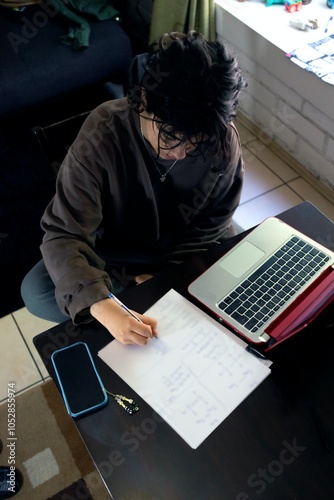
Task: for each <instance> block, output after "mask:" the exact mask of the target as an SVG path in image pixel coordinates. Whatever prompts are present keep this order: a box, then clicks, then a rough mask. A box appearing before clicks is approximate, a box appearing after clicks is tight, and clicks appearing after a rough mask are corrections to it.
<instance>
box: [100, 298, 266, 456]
mask: <svg viewBox="0 0 334 500" xmlns="http://www.w3.org/2000/svg"><path fill="white" fill-rule="evenodd" d="M145 314H147V315H149V316H152V317H155V318H157V319H158V333H159V338H157V339H156V338H153V339H151V340H150V342H149V343H148V345H146V346H134V345H128V346H124V345H122V344H120V343H119V342H117V341H112V342H111V343H110V344H108V345H107V346H106V347H105V348H103V349H102V350H101V351H100V352H99V356H100V358H101V359H102V360H103V361H104V362H105V363H107V364H108V365H109V366H110V367H111V368H112V369H113V370H114V371H115V372H116V373H117V374H118V375H119V376H120V377H121V378H122V379H123V380H124V381H125V382H126V383H127V384H128V385H129V386H130V387H132V389H133V390H134V391H136V392H137V393H138V394H139V396H140V397H141V398H143V399H144V400H145V401H146V402H147V403H148V404H149V405H150V406H151V407H152V408H153V409H154V410H155V411H156V412H157V413H158V414H159V415H161V416H162V417H163V418H164V419H165V421H166V422H168V424H169V425H170V426H171V427H172V428H173V429H174V430H175V431H176V432H177V433H178V434H179V435H180V436H181V437H182V438H183V439H184V440H185V441H186V442H187V443H188V444H189V445H190V446H191V447H192V448H194V449H196V448H197V447H198V446H199V445H200V444H201V443H202V442H203V441H204V440H205V439H206V438H207V437H208V436H209V435H210V434H211V432H213V431H214V429H215V428H216V427H217V426H218V425H219V424H220V423H221V422H222V421H223V420H224V419H225V418H226V417H227V416H228V415H229V414H230V413H231V412H232V411H233V410H234V409H235V408H236V407H237V406H238V405H239V404H240V403H241V401H243V400H244V399H245V398H246V397H247V396H248V395H249V394H250V393H251V392H252V391H253V389H255V387H257V386H258V384H260V382H262V380H264V379H265V377H267V375H268V374H269V373H270V369H269V368H268V367H267V366H265V365H264V364H263V363H261V361H260V360H258V359H257V358H256V357H255V356H253V355H252V354H250V353H249V352H247V351H245V348H244V347H243V346H242V345H240V343H238V342H237V341H236V340H235V339H233V338H232V335H233V334H231V333H230V332H229V331H228V330H227V329H225V328H224V327H222V326H220V325H217V324H216V323H215V322H214V321H213V320H211V318H209V317H208V316H206V315H205V314H204V313H203V312H202V311H201V310H200V309H198V308H197V307H195V306H194V305H193V304H191V303H190V302H189V301H188V300H187V299H185V298H184V297H182V296H181V295H180V294H178V293H177V292H176V291H175V290H170V291H169V292H168V293H167V294H166V295H164V296H163V297H162V298H161V299H160V300H159V301H158V302H157V303H156V304H154V306H153V307H151V308H150V309H149V310H148V311H147V312H146V313H145Z"/></svg>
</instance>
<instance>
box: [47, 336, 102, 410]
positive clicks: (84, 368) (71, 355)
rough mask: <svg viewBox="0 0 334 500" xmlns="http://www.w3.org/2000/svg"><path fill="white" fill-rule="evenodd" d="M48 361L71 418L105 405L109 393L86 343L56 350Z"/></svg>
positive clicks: (78, 343)
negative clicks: (50, 363)
mask: <svg viewBox="0 0 334 500" xmlns="http://www.w3.org/2000/svg"><path fill="white" fill-rule="evenodd" d="M51 360H52V364H53V367H54V369H55V373H56V376H57V379H58V382H59V386H60V390H61V393H62V397H63V399H64V402H65V406H66V409H67V412H68V413H69V415H71V417H73V418H76V417H80V416H82V415H85V414H86V413H88V412H91V411H94V410H97V409H99V408H101V407H102V406H104V405H106V404H107V402H108V395H107V393H106V390H105V389H104V387H103V384H102V380H101V378H100V376H99V374H98V372H97V370H96V367H95V364H94V361H93V358H92V355H91V353H90V351H89V348H88V346H87V344H85V343H84V342H77V343H76V344H73V345H70V346H68V347H64V348H62V349H58V350H57V351H55V352H54V353H53V354H52V356H51Z"/></svg>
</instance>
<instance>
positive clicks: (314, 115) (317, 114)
mask: <svg viewBox="0 0 334 500" xmlns="http://www.w3.org/2000/svg"><path fill="white" fill-rule="evenodd" d="M236 3H238V2H236ZM239 5H240V4H239ZM241 5H243V4H241ZM216 7H217V33H218V35H219V36H220V37H221V38H222V39H223V40H225V41H227V42H228V44H229V45H230V47H232V48H233V49H235V52H236V53H237V55H238V59H239V62H240V64H241V65H242V67H244V68H245V69H246V71H247V73H246V77H247V80H248V88H247V91H246V92H245V93H244V95H243V98H242V99H241V101H240V110H241V112H242V113H243V114H244V115H245V116H246V118H248V119H249V120H250V121H251V122H253V123H254V124H256V125H257V126H258V127H259V128H260V130H262V131H263V134H264V135H265V134H266V135H268V136H269V137H270V138H272V139H273V140H274V141H275V142H276V143H277V144H278V145H279V146H280V147H281V148H282V149H283V150H285V151H286V152H288V153H289V154H290V155H291V156H292V157H293V158H294V159H295V160H296V162H298V163H299V164H300V165H301V167H302V168H305V169H306V170H307V171H308V173H309V174H311V175H312V176H314V177H315V178H316V180H317V181H319V186H320V189H321V188H322V187H324V190H325V192H326V193H327V195H328V196H329V197H333V198H334V86H333V85H330V84H328V83H324V82H322V81H321V80H320V79H319V78H318V77H317V76H315V75H314V74H312V73H308V72H307V71H305V70H303V69H302V68H300V67H298V66H297V65H295V64H294V63H292V62H291V61H290V60H289V59H288V58H287V57H286V56H285V54H284V52H283V51H282V50H281V49H280V48H278V47H277V46H275V45H274V44H272V43H271V42H269V41H268V40H266V39H265V38H263V37H262V36H261V35H260V34H259V33H257V32H256V31H255V30H254V29H251V28H249V27H248V26H247V25H246V24H245V23H243V22H241V21H240V20H239V19H238V18H237V17H235V15H232V14H231V13H229V12H227V11H226V10H224V9H223V8H222V7H221V6H219V5H217V6H216ZM287 15H288V14H287ZM282 37H284V33H282ZM333 64H334V63H333Z"/></svg>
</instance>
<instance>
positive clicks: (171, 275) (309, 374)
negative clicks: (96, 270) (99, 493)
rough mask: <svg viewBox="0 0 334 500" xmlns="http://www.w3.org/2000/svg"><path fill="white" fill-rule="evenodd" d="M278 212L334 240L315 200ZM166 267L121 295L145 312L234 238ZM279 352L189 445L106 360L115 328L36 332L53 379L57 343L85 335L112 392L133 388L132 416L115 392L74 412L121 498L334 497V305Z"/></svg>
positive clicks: (333, 245) (328, 242)
mask: <svg viewBox="0 0 334 500" xmlns="http://www.w3.org/2000/svg"><path fill="white" fill-rule="evenodd" d="M279 218H281V219H282V220H284V221H285V222H287V223H289V224H290V225H292V226H294V227H295V228H296V229H298V230H300V231H302V232H303V233H305V234H307V235H308V236H310V237H312V238H314V239H315V240H317V241H319V242H321V243H322V244H323V245H324V246H326V247H328V248H330V249H331V250H332V251H333V250H334V224H333V223H332V222H331V221H330V220H329V219H327V218H326V217H325V216H324V215H323V214H322V213H321V212H320V211H318V210H317V209H316V208H315V207H314V206H313V205H311V204H310V203H308V202H305V203H302V204H300V205H298V206H297V207H294V208H293V209H291V210H288V211H286V212H284V213H282V214H280V215H279ZM239 239H240V236H237V237H236V238H234V239H233V240H232V241H230V242H229V243H227V244H224V245H221V246H219V247H216V248H215V249H213V250H210V251H208V252H205V253H203V255H201V256H200V257H197V258H195V259H192V260H191V261H189V262H187V263H185V264H182V265H180V266H175V267H171V268H170V269H168V270H166V271H164V272H161V273H160V274H159V275H157V276H156V277H155V278H153V279H152V280H150V281H148V282H146V283H143V284H142V285H140V286H137V287H134V288H132V289H129V290H127V291H126V292H124V293H123V294H122V296H121V299H122V300H123V301H124V302H125V303H126V304H127V305H128V306H129V307H131V308H133V309H135V310H137V311H138V312H144V311H145V310H146V309H148V308H149V307H150V306H151V305H152V304H153V303H154V302H156V301H157V300H158V299H159V298H160V297H161V296H162V295H164V294H165V293H166V292H167V291H168V290H169V289H170V288H174V289H176V290H177V291H178V292H179V293H182V294H183V295H185V296H186V297H187V298H189V299H190V300H191V297H189V296H188V295H187V286H188V284H189V283H190V282H191V281H192V280H193V279H194V278H195V277H197V276H198V275H199V274H200V273H201V272H203V270H204V269H206V268H207V267H208V266H209V265H210V264H211V263H213V262H214V261H215V260H216V259H218V258H219V257H220V256H221V255H222V254H223V253H224V252H226V251H227V250H228V249H229V248H230V247H231V246H232V245H233V244H235V243H236V242H237V241H239ZM332 306H333V304H332V305H331V306H330V307H329V308H327V309H326V310H325V311H324V312H323V313H321V315H319V316H318V318H317V319H316V320H315V322H314V324H312V325H311V326H309V327H308V328H306V329H305V330H304V331H303V332H301V333H300V334H298V335H296V336H295V338H294V339H290V340H288V341H287V342H286V345H284V346H282V345H280V346H277V351H276V352H275V350H273V352H272V354H271V357H272V360H273V365H272V373H271V375H270V376H269V377H268V378H267V379H266V380H265V381H264V382H262V383H261V384H260V386H259V387H258V388H257V389H255V390H254V391H253V392H252V394H251V395H250V396H249V397H247V398H246V399H245V400H244V401H243V402H242V403H241V404H240V405H239V406H238V407H237V408H236V409H235V410H234V411H233V412H232V413H231V414H230V415H229V416H228V418H226V419H225V420H224V421H223V422H222V424H221V425H220V426H219V427H218V428H217V429H216V430H215V431H214V432H213V433H212V434H211V435H210V436H209V437H208V438H207V439H206V440H205V441H204V442H203V443H202V444H201V445H200V446H199V447H198V448H197V449H196V450H193V449H192V448H190V446H188V445H187V444H186V443H185V441H183V439H182V438H180V437H179V436H178V435H177V434H176V432H175V431H174V430H173V429H172V428H171V427H170V426H169V425H168V424H167V423H166V422H164V421H163V420H162V419H161V418H160V417H159V415H158V414H156V413H155V412H154V411H153V410H152V408H151V407H150V406H149V405H147V404H146V403H145V402H144V401H143V400H141V398H140V397H139V396H138V395H137V394H136V393H134V391H133V390H132V389H131V388H130V387H128V386H127V385H126V384H125V382H123V381H122V380H121V379H120V378H119V377H118V376H117V375H116V374H115V373H114V372H113V371H112V370H111V369H110V368H109V367H108V366H107V365H106V364H105V363H104V362H103V361H101V360H100V359H99V358H98V357H97V353H98V351H99V350H100V349H101V348H102V347H104V346H105V345H106V344H107V343H108V342H110V340H111V339H112V337H111V336H110V334H109V333H108V332H107V331H106V330H105V329H104V328H103V327H101V326H100V325H99V324H98V323H97V322H92V323H90V324H88V325H84V326H80V327H74V326H73V325H72V323H71V322H70V321H68V322H65V323H62V324H61V325H58V326H56V327H54V328H52V329H50V330H47V331H46V332H43V333H41V334H40V335H38V336H36V337H35V338H34V344H35V346H36V348H37V350H38V352H39V354H40V356H41V358H42V360H43V362H44V364H45V366H46V368H47V370H48V372H49V374H50V375H51V377H52V378H53V379H54V371H53V369H52V365H51V361H50V357H51V354H52V352H53V351H54V350H55V349H58V348H60V347H64V346H66V345H70V344H72V343H74V342H77V341H84V342H86V343H87V344H88V345H89V348H90V350H91V352H92V354H93V357H94V359H95V361H96V365H97V368H98V370H99V373H100V375H101V377H102V380H103V382H104V384H105V387H106V388H107V389H108V390H110V391H111V392H118V393H121V394H126V395H131V396H133V397H134V398H135V399H136V400H137V401H138V402H139V403H140V411H139V412H138V413H137V414H136V415H134V416H130V415H128V414H126V413H125V412H124V410H122V409H121V408H120V407H119V406H118V405H117V404H116V403H115V402H114V401H113V400H111V401H110V402H109V404H108V406H107V407H105V408H104V409H102V410H100V411H98V412H96V413H93V414H91V415H87V416H86V417H84V418H81V419H79V420H75V423H76V426H77V428H78V431H79V433H80V434H81V437H82V439H83V441H84V443H85V445H86V446H87V449H88V450H89V452H90V454H91V456H92V458H93V460H94V462H95V464H96V467H97V468H98V470H99V472H100V474H101V476H102V478H103V480H104V481H105V484H106V486H107V488H108V489H109V491H110V494H111V496H112V497H113V498H114V499H115V500H128V499H133V500H142V499H143V500H144V499H145V500H150V499H152V500H160V499H166V500H188V499H189V500H216V499H217V500H225V499H226V500H232V499H233V500H234V499H235V500H246V499H252V500H254V499H268V500H276V499H277V500H290V499H291V500H294V499H298V500H315V499H319V500H330V499H333V498H334V361H333V359H334V352H333V351H334V325H333V324H334V307H332Z"/></svg>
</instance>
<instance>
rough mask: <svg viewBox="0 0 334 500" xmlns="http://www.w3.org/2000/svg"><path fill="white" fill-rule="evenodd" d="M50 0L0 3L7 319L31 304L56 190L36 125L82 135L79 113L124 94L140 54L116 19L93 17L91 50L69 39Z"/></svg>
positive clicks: (1, 270)
mask: <svg viewBox="0 0 334 500" xmlns="http://www.w3.org/2000/svg"><path fill="white" fill-rule="evenodd" d="M48 1H49V0H45V3H43V4H42V3H40V4H36V5H31V6H29V7H27V8H26V9H25V10H23V11H22V12H16V11H11V10H9V9H7V8H4V7H0V277H1V278H0V294H1V297H2V299H1V302H0V317H2V316H4V315H6V314H9V313H10V312H12V311H15V310H17V309H19V308H20V307H22V306H23V302H22V299H21V295H20V284H21V281H22V279H23V277H24V275H25V274H26V272H27V271H28V270H29V269H30V268H31V267H32V266H33V265H34V264H35V263H36V262H37V261H38V260H39V259H40V258H41V254H40V251H39V245H40V243H41V240H42V236H43V234H42V231H41V228H40V218H41V216H42V214H43V212H44V209H45V207H46V205H47V203H48V202H49V200H50V199H51V197H52V195H53V193H54V186H55V175H54V172H53V171H52V170H51V168H50V165H49V162H47V161H46V160H45V155H44V153H43V151H41V148H40V145H39V143H38V142H37V140H36V137H35V135H34V134H33V133H32V129H33V128H34V127H36V125H40V126H42V127H45V126H50V125H51V126H53V125H55V124H57V127H54V128H52V129H54V130H57V136H56V139H57V140H58V139H59V141H63V135H64V133H65V125H66V127H67V126H68V125H71V130H70V132H71V134H72V135H73V136H75V135H74V134H75V133H76V131H77V128H78V123H77V117H78V115H79V116H80V114H82V113H83V112H87V111H89V110H91V109H93V108H94V107H95V106H97V105H98V104H99V103H101V102H103V101H104V100H107V99H111V98H113V97H116V96H115V95H114V96H113V95H111V94H110V89H111V91H112V90H113V88H114V87H115V85H113V84H117V85H116V89H120V90H122V83H123V82H124V78H125V75H126V71H127V69H128V66H129V64H130V62H131V59H132V55H133V54H132V53H133V42H132V39H130V36H129V34H128V33H129V31H128V30H127V29H126V27H125V24H124V22H121V23H120V22H118V21H116V20H115V19H109V20H106V21H97V20H96V21H94V20H91V19H90V20H89V24H90V27H91V35H90V43H89V47H88V48H84V49H80V50H74V49H73V48H72V47H70V46H68V45H64V44H62V43H61V42H60V41H59V36H64V35H66V34H67V33H68V29H69V22H68V20H67V19H66V18H65V17H63V16H62V15H60V14H59V12H58V13H57V14H56V15H54V16H51V15H49V16H48V15H47V11H46V10H45V9H43V6H44V7H45V5H47V2H48ZM63 122H64V126H63V125H62V123H63ZM58 124H60V125H58ZM72 129H73V130H72Z"/></svg>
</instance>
